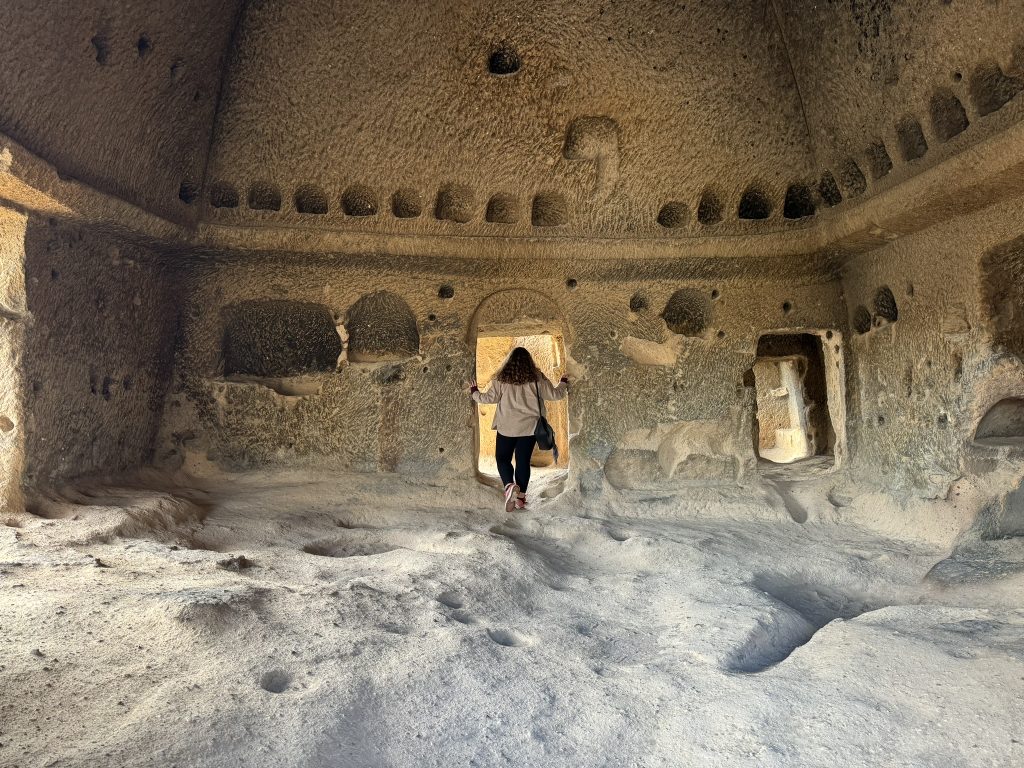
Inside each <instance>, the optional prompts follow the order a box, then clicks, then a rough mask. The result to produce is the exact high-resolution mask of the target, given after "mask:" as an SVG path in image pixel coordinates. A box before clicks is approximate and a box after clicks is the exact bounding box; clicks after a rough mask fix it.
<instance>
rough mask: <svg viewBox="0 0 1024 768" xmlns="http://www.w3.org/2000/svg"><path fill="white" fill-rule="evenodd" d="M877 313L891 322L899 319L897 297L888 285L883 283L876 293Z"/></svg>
mask: <svg viewBox="0 0 1024 768" xmlns="http://www.w3.org/2000/svg"><path fill="white" fill-rule="evenodd" d="M875 314H876V315H878V316H879V317H881V318H883V319H885V320H888V321H889V322H890V323H894V322H896V320H897V319H899V316H900V313H899V308H898V307H897V306H896V297H895V296H893V294H892V291H891V290H890V289H889V287H888V286H885V285H883V286H882V287H881V288H879V289H878V293H876V294H875Z"/></svg>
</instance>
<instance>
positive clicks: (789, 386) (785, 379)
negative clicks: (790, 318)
mask: <svg viewBox="0 0 1024 768" xmlns="http://www.w3.org/2000/svg"><path fill="white" fill-rule="evenodd" d="M751 370H752V373H753V379H754V382H753V383H754V388H755V392H756V400H755V406H754V407H755V412H754V449H755V451H756V453H757V456H758V458H759V459H760V460H761V461H763V462H770V463H771V464H795V463H798V462H800V463H806V464H812V463H813V464H814V465H815V466H821V467H823V468H824V467H828V468H831V467H834V466H835V465H836V459H837V456H838V453H839V451H838V450H837V447H838V446H839V444H840V440H839V439H838V438H837V431H836V424H837V423H838V424H839V425H840V428H841V427H842V418H843V411H842V409H843V408H845V403H844V402H843V400H844V398H842V391H841V381H842V360H841V345H840V343H839V341H838V338H837V334H835V333H834V332H833V331H826V332H824V333H817V332H816V333H778V334H768V335H765V336H762V337H761V338H760V339H759V340H758V343H757V357H756V358H755V360H754V365H753V367H752V369H751ZM837 401H838V402H837ZM837 416H838V417H839V418H838V419H837V418H836V417H837Z"/></svg>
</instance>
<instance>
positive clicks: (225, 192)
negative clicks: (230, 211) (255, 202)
mask: <svg viewBox="0 0 1024 768" xmlns="http://www.w3.org/2000/svg"><path fill="white" fill-rule="evenodd" d="M210 205H212V206H213V207H214V208H237V207H238V190H237V189H236V188H235V185H234V184H229V183H228V182H226V181H218V182H216V183H215V184H214V185H213V186H212V187H210Z"/></svg>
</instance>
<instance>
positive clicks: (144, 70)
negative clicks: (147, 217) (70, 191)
mask: <svg viewBox="0 0 1024 768" xmlns="http://www.w3.org/2000/svg"><path fill="white" fill-rule="evenodd" d="M240 5H241V3H240V0H226V1H225V2H218V1H217V0H185V2H175V3H165V2H157V1H155V0H133V1H132V2H127V3H118V4H116V5H111V4H109V3H104V2H84V3H64V4H62V5H61V7H60V8H59V9H55V8H54V7H53V6H52V5H46V4H39V3H36V2H33V1H32V0H13V2H10V3H5V7H4V14H3V24H0V69H2V70H3V72H4V77H3V78H2V80H0V131H3V132H4V133H6V134H7V135H9V136H10V137H12V138H14V139H15V140H16V141H18V142H20V143H21V144H23V145H24V146H26V147H28V148H29V149H30V150H32V151H33V152H35V153H36V154H38V155H39V156H40V157H43V158H45V159H46V160H48V161H49V162H51V163H53V164H54V165H55V166H57V168H58V169H59V171H60V172H61V173H62V174H63V175H64V176H66V177H72V178H76V179H81V180H82V181H84V182H86V183H88V184H91V185H93V186H94V187H96V188H97V189H100V190H103V191H106V192H110V193H113V194H115V195H118V196H120V197H123V198H125V199H127V200H130V201H131V202H133V203H136V204H138V205H141V206H143V207H145V208H148V209H150V210H153V211H156V212H158V213H161V214H163V215H165V216H169V217H171V218H180V217H185V216H188V215H190V211H191V209H190V208H189V206H188V205H186V203H184V202H183V201H182V200H180V199H179V192H182V193H183V194H184V196H185V197H189V196H194V197H198V195H199V192H200V189H201V186H202V182H203V173H204V170H205V165H206V155H207V150H208V148H209V141H210V131H211V129H212V124H213V118H214V111H215V109H216V106H217V99H218V94H219V91H220V83H221V72H222V67H223V60H224V59H225V53H226V50H227V46H228V41H229V39H230V35H231V31H232V28H233V26H234V24H235V20H236V17H237V15H238V9H239V7H240ZM183 185H184V186H183Z"/></svg>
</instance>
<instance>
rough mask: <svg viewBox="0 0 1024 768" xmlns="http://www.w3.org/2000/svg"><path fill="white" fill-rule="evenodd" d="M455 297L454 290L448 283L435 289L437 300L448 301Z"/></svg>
mask: <svg viewBox="0 0 1024 768" xmlns="http://www.w3.org/2000/svg"><path fill="white" fill-rule="evenodd" d="M454 296H455V288H454V287H453V286H451V285H449V284H448V283H445V284H444V285H442V286H441V287H440V288H438V289H437V298H439V299H450V298H453V297H454Z"/></svg>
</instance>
